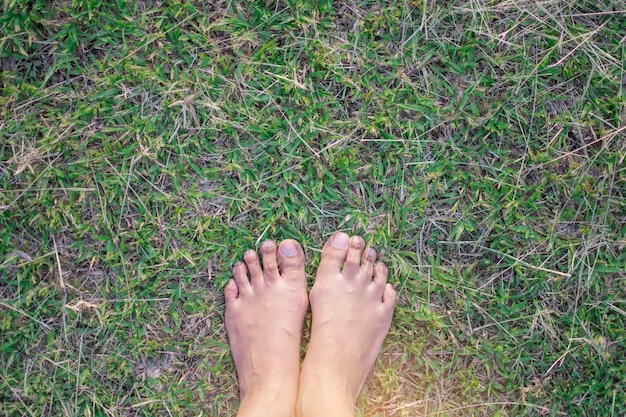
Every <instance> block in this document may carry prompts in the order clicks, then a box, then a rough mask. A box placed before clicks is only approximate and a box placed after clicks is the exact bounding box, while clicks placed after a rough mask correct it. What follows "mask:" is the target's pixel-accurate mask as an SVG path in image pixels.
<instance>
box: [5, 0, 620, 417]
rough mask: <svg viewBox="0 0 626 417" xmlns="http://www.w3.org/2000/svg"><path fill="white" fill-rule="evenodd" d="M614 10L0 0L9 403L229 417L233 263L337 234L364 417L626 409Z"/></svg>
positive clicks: (57, 409)
mask: <svg viewBox="0 0 626 417" xmlns="http://www.w3.org/2000/svg"><path fill="white" fill-rule="evenodd" d="M622 6H623V3H621V2H591V1H587V0H580V1H576V2H574V1H571V0H563V1H540V2H538V1H537V2H530V1H523V0H514V1H508V2H497V1H485V2H462V1H447V2H425V1H410V0H402V1H400V0H388V1H373V0H353V1H330V0H325V1H315V2H306V1H301V0H278V1H275V0H269V1H265V0H263V1H247V2H243V1H239V0H229V1H223V0H216V1H211V2H199V1H181V0H178V1H171V2H156V1H139V2H131V1H126V0H117V1H114V2H99V1H95V0H86V1H66V0H58V1H55V2H46V1H43V0H25V1H15V0H5V1H4V3H3V4H2V6H0V7H1V10H2V13H0V107H1V109H0V111H1V114H2V117H1V119H0V184H1V191H0V226H1V227H0V365H1V366H0V414H2V415H7V416H60V415H63V416H152V415H166V416H167V415H172V416H173V415H182V416H229V415H233V414H234V412H235V410H236V407H237V390H236V381H235V375H234V366H233V363H232V360H231V358H230V356H229V350H228V345H227V339H226V335H225V330H224V326H223V313H224V307H223V300H222V296H221V289H222V287H223V285H224V284H225V282H226V281H227V279H228V278H229V268H230V266H231V265H232V263H233V262H234V261H235V260H236V259H239V258H240V257H241V255H242V253H243V251H244V249H245V248H248V247H256V246H257V245H258V243H259V242H260V241H261V240H262V239H264V238H269V237H271V238H273V239H276V240H280V239H283V238H288V237H292V238H296V239H298V240H299V241H300V242H302V244H303V246H304V248H305V251H306V253H307V256H308V269H307V274H308V277H309V279H312V277H313V274H314V271H315V267H316V265H317V263H318V262H319V250H320V248H321V246H322V244H323V242H324V241H325V239H326V238H327V237H328V236H329V235H330V233H332V231H334V230H336V229H340V230H344V231H346V232H349V233H359V234H362V235H363V236H364V237H365V238H366V241H368V242H369V243H371V244H373V245H375V246H376V247H377V248H379V249H380V252H381V253H382V258H383V260H384V261H386V262H387V264H388V265H389V267H390V271H391V276H392V278H391V279H392V282H393V283H394V285H395V286H396V287H397V289H398V291H399V296H400V301H399V305H398V307H397V311H396V313H395V316H394V323H393V327H392V330H391V333H390V335H389V337H388V339H387V341H386V343H385V345H384V348H383V352H382V354H381V356H380V359H379V361H378V363H377V365H376V367H375V369H374V371H373V373H372V375H371V376H370V378H369V380H368V382H367V384H366V386H365V388H364V392H363V395H362V397H361V398H360V400H359V402H358V409H359V412H358V415H363V416H536V415H546V416H561V415H570V416H587V415H589V416H595V415H603V416H621V415H624V414H625V413H626V386H625V385H624V380H625V379H626V361H625V359H624V358H625V357H626V341H625V337H626V332H625V324H624V323H625V322H626V320H625V316H626V312H625V311H626V295H625V290H626V281H625V278H626V274H625V265H626V252H625V251H624V247H625V246H626V226H625V225H626V198H625V197H626V195H625V194H626V168H625V166H626V165H625V164H624V155H626V140H625V138H626V131H625V130H624V129H625V127H624V126H626V123H625V122H626V109H625V108H626V106H625V103H626V93H625V91H624V80H625V79H626V68H625V66H624V62H625V60H626V46H625V45H626V43H625V39H626V11H625V8H624V7H622Z"/></svg>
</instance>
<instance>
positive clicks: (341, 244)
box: [330, 233, 350, 249]
mask: <svg viewBox="0 0 626 417" xmlns="http://www.w3.org/2000/svg"><path fill="white" fill-rule="evenodd" d="M349 242H350V238H349V237H348V235H347V234H345V233H337V234H336V235H335V236H334V237H333V241H332V242H330V243H331V245H333V246H334V247H336V248H339V249H345V248H347V247H348V243H349Z"/></svg>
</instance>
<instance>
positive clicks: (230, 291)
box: [224, 279, 239, 308]
mask: <svg viewBox="0 0 626 417" xmlns="http://www.w3.org/2000/svg"><path fill="white" fill-rule="evenodd" d="M238 296H239V288H238V287H237V283H236V282H235V280H234V279H230V280H228V283H227V284H226V286H225V287H224V298H225V299H226V307H227V308H228V306H231V305H232V304H233V303H234V302H235V300H236V299H237V297H238Z"/></svg>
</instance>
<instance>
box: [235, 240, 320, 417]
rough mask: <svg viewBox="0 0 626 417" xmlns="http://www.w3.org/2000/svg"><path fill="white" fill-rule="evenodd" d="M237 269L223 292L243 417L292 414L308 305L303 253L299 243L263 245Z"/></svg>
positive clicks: (286, 416)
mask: <svg viewBox="0 0 626 417" xmlns="http://www.w3.org/2000/svg"><path fill="white" fill-rule="evenodd" d="M261 254H262V255H263V267H261V263H260V262H259V257H258V256H257V254H256V252H255V251H253V250H248V251H247V252H246V253H245V254H244V261H245V263H243V262H237V263H236V264H235V266H234V267H233V278H234V279H231V280H230V281H229V282H228V284H227V285H226V288H225V289H224V297H225V299H226V330H227V332H228V339H229V342H230V348H231V351H232V354H233V359H234V361H235V367H236V368H237V379H238V381H239V392H240V404H239V412H238V414H237V415H238V416H239V417H244V416H272V417H281V416H285V417H288V416H293V414H294V410H295V403H296V395H297V392H298V378H299V375H300V337H301V335H302V326H303V323H304V316H305V314H306V310H307V307H308V300H307V292H306V279H305V275H304V252H303V251H302V248H301V247H300V245H299V244H298V243H297V242H296V241H295V240H291V239H289V240H285V241H283V242H281V244H280V245H279V247H278V250H277V249H276V244H275V243H274V242H272V241H265V242H263V244H261Z"/></svg>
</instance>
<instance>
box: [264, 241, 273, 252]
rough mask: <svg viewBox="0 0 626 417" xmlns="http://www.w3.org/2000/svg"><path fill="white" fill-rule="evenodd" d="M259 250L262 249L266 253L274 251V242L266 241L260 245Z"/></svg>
mask: <svg viewBox="0 0 626 417" xmlns="http://www.w3.org/2000/svg"><path fill="white" fill-rule="evenodd" d="M261 249H263V250H264V251H266V252H271V251H273V250H275V249H274V241H273V240H266V241H265V242H263V243H261Z"/></svg>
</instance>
